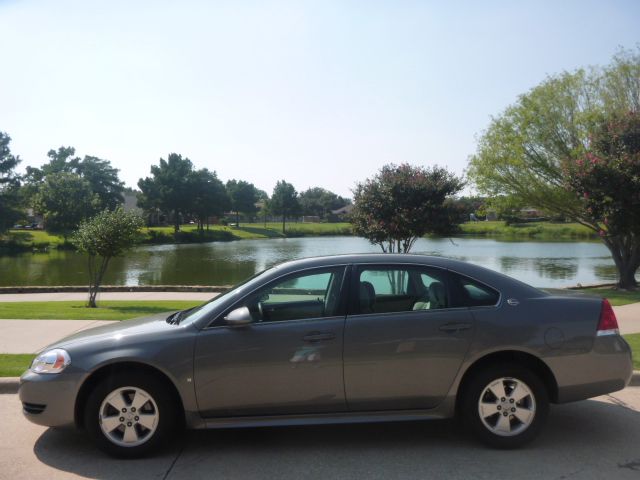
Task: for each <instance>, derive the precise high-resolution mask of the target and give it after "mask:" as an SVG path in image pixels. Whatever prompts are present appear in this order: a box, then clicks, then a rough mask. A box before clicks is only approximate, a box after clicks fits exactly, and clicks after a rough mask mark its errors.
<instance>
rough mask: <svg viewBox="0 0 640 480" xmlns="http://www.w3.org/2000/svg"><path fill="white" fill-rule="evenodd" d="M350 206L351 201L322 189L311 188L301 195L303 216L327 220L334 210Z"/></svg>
mask: <svg viewBox="0 0 640 480" xmlns="http://www.w3.org/2000/svg"><path fill="white" fill-rule="evenodd" d="M347 204H349V200H347V199H345V198H342V197H340V196H338V195H336V194H335V193H333V192H330V191H329V190H325V189H324V188H321V187H314V188H309V189H307V190H306V191H304V192H302V193H301V194H300V208H301V210H302V214H303V215H311V216H317V217H320V218H325V217H326V216H327V215H328V214H329V213H331V211H332V210H337V209H339V208H342V207H344V206H345V205H347Z"/></svg>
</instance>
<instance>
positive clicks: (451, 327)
mask: <svg viewBox="0 0 640 480" xmlns="http://www.w3.org/2000/svg"><path fill="white" fill-rule="evenodd" d="M470 329H471V324H470V323H445V324H444V325H442V326H441V327H440V329H439V330H440V331H442V332H461V331H463V330H470Z"/></svg>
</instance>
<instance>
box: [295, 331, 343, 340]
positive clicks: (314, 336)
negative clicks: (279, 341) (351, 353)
mask: <svg viewBox="0 0 640 480" xmlns="http://www.w3.org/2000/svg"><path fill="white" fill-rule="evenodd" d="M334 338H336V334H335V333H333V332H311V333H307V334H306V335H305V336H304V337H302V340H304V341H305V342H321V341H323V340H333V339H334Z"/></svg>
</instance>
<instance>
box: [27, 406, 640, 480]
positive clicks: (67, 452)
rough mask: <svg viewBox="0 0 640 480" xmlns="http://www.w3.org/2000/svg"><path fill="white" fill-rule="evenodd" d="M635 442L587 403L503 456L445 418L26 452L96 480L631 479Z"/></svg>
mask: <svg viewBox="0 0 640 480" xmlns="http://www.w3.org/2000/svg"><path fill="white" fill-rule="evenodd" d="M638 438H640V412H637V411H635V410H632V409H630V408H626V407H625V406H624V405H620V404H617V405H614V404H610V403H605V402H601V401H596V400H589V401H585V402H578V403H575V404H568V405H561V406H554V407H552V411H551V414H550V416H549V419H548V422H547V425H546V426H545V428H544V430H543V432H542V434H541V435H540V437H539V438H538V439H537V440H536V441H535V442H533V443H532V444H530V445H529V446H527V447H525V448H524V449H520V450H513V451H508V452H505V451H499V450H492V449H489V448H486V447H484V446H482V445H480V444H478V443H477V442H476V441H475V440H474V439H472V438H470V437H469V435H467V434H466V433H465V431H464V429H463V428H462V427H461V426H460V425H459V424H458V423H457V422H455V421H453V420H437V421H426V422H394V423H377V424H355V425H326V426H305V427H282V428H271V427H269V428H250V429H237V430H207V431H192V432H187V433H185V434H184V436H183V437H182V438H181V439H180V440H179V441H177V442H176V444H175V445H174V446H173V447H171V448H169V449H168V450H167V451H164V452H160V453H159V454H158V455H156V456H153V457H150V458H146V459H140V460H118V459H113V458H110V457H107V456H106V455H104V454H102V453H101V452H100V451H99V450H97V449H96V448H95V447H94V446H93V445H92V444H91V443H90V442H89V441H88V438H87V437H86V436H85V435H84V434H83V433H81V432H74V431H69V430H67V431H64V430H54V429H48V430H46V431H45V432H44V433H43V434H42V435H41V436H40V438H39V439H38V440H37V442H36V444H35V446H34V452H35V455H36V456H37V458H38V459H39V460H40V461H41V462H42V463H44V464H46V465H48V466H50V467H52V468H55V469H57V470H61V471H65V472H69V473H73V474H75V475H79V476H82V477H89V478H97V479H118V480H126V479H129V478H131V479H133V478H135V479H137V480H139V479H140V478H145V479H146V478H163V479H164V478H189V479H190V480H193V479H195V478H213V477H216V478H242V479H251V478H277V479H287V478H292V479H293V478H295V479H300V478H332V479H333V478H367V479H369V478H422V477H425V478H426V477H435V478H442V477H450V476H454V477H455V476H458V477H460V478H468V477H469V476H474V477H476V478H480V477H482V475H481V473H482V472H483V471H484V469H486V470H487V474H491V475H490V476H491V478H495V477H496V476H498V477H501V476H507V475H510V474H511V473H512V472H513V471H514V469H517V471H520V472H523V470H522V468H523V467H522V465H523V463H524V464H527V463H528V464H531V465H535V467H532V469H530V470H525V471H524V473H523V475H521V476H519V477H522V478H542V477H550V476H559V475H565V474H568V473H572V472H574V473H575V472H578V471H580V469H584V468H585V464H586V465H590V467H589V468H595V469H596V471H597V469H598V468H600V467H602V468H605V467H606V468H615V469H627V470H625V472H626V473H637V472H630V471H629V470H635V467H636V466H638V465H640V451H639V450H637V439H638ZM607 452H611V453H610V455H609V457H615V458H607ZM602 462H608V463H602ZM612 462H613V463H612ZM638 468H640V467H638ZM617 471H620V472H621V471H622V470H617Z"/></svg>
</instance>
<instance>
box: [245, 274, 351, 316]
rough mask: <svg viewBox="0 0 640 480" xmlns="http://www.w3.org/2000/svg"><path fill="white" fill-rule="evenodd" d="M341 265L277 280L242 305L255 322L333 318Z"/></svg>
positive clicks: (338, 296)
mask: <svg viewBox="0 0 640 480" xmlns="http://www.w3.org/2000/svg"><path fill="white" fill-rule="evenodd" d="M343 276H344V267H337V268H330V269H322V270H312V271H311V272H304V273H299V274H294V275H289V276H287V277H286V278H284V279H281V280H276V281H275V282H272V283H271V284H269V285H268V286H266V287H264V288H262V289H260V290H258V291H257V292H255V293H253V294H252V295H250V296H249V297H248V298H247V299H246V300H244V301H243V302H242V304H241V305H236V308H237V307H240V306H246V307H248V308H249V311H250V312H251V316H252V317H253V320H254V321H255V322H279V321H283V320H301V319H306V318H322V317H332V316H335V315H336V314H337V313H338V308H339V305H338V302H339V298H340V289H341V287H342V280H343Z"/></svg>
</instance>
